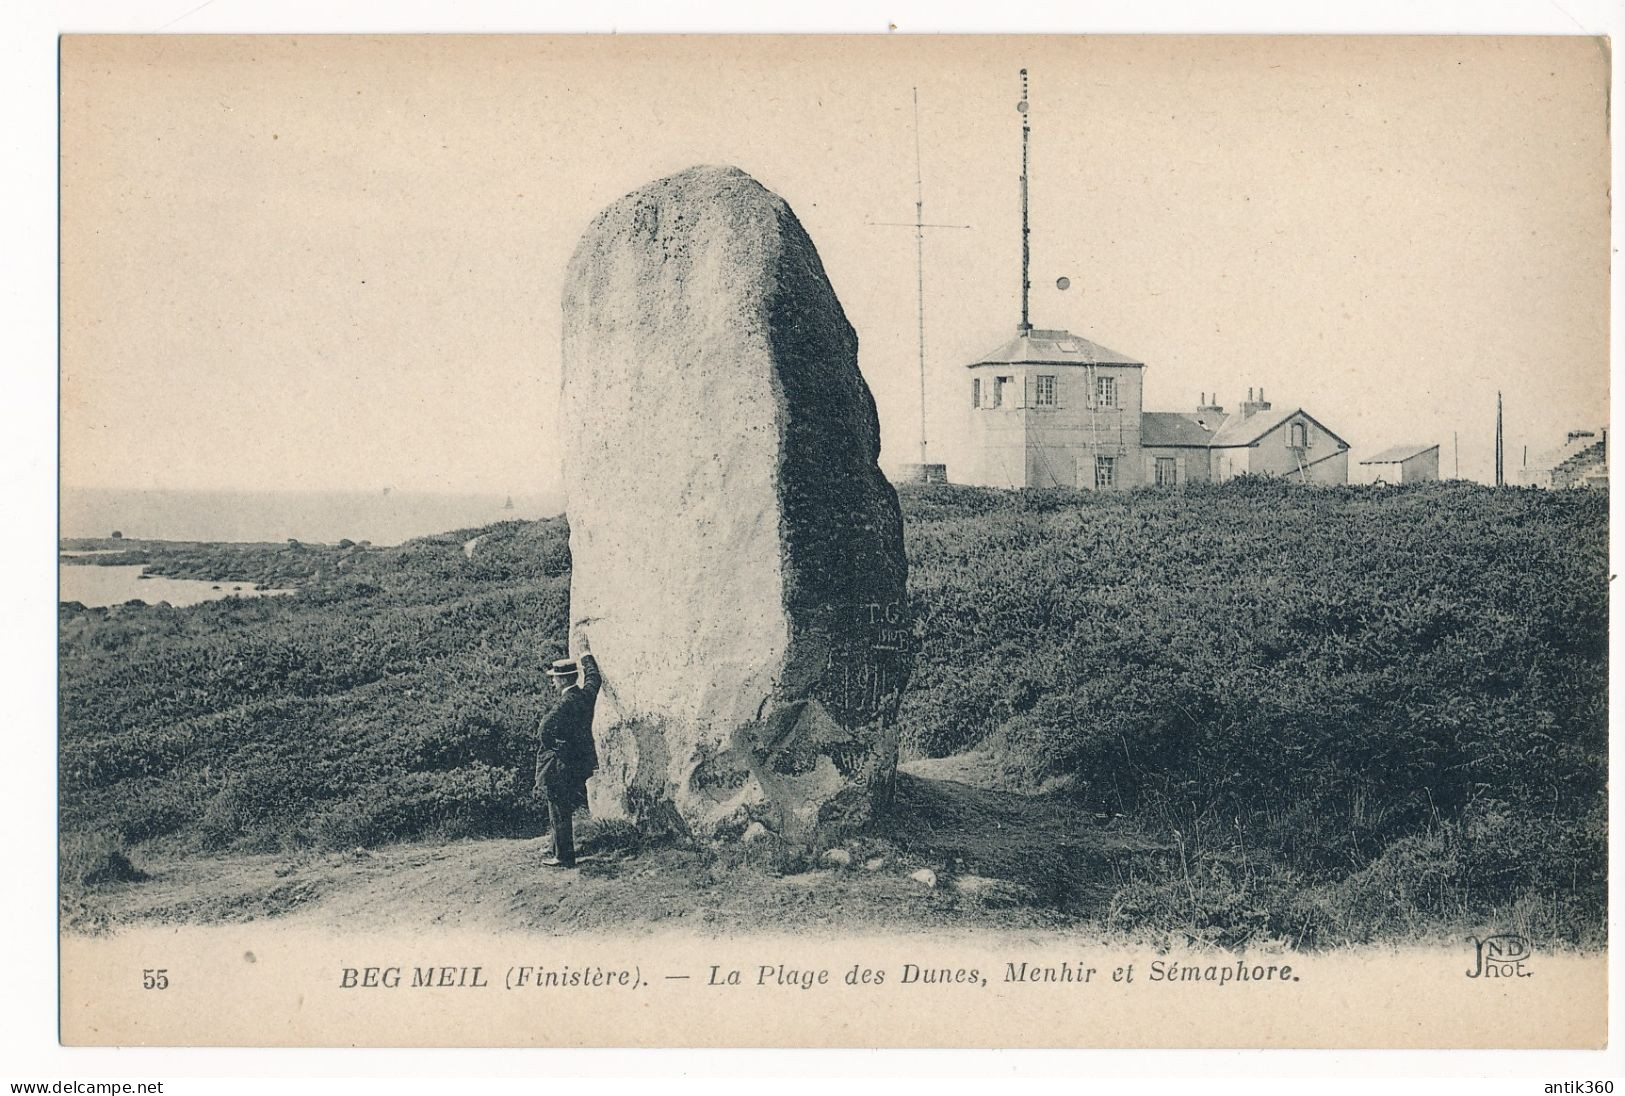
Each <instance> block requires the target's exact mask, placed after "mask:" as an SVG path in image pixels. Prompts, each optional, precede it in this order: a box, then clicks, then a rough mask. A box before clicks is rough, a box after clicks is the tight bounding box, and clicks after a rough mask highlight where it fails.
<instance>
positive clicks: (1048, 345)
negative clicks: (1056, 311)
mask: <svg viewBox="0 0 1625 1096" xmlns="http://www.w3.org/2000/svg"><path fill="white" fill-rule="evenodd" d="M1028 363H1031V364H1034V365H1144V364H1145V363H1144V362H1142V361H1139V360H1137V359H1135V358H1131V357H1129V356H1128V355H1126V354H1119V353H1118V352H1117V351H1115V350H1108V349H1107V348H1106V347H1104V346H1101V345H1100V344H1099V343H1097V342H1091V341H1089V340H1088V339H1086V338H1084V337H1083V336H1081V335H1074V334H1072V333H1071V332H1070V331H1059V330H1049V329H1046V328H1034V329H1033V330H1031V331H1029V332H1027V333H1026V334H1023V335H1017V336H1016V337H1015V338H1013V339H1011V340H1010V341H1009V342H1007V343H1005V344H1004V345H1003V346H1001V347H999V348H998V349H997V350H994V351H993V352H992V353H990V354H983V355H982V356H981V357H980V358H978V359H977V360H975V361H973V362H971V363H970V366H967V368H971V367H974V366H978V365H1021V364H1028Z"/></svg>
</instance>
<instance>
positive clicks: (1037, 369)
mask: <svg viewBox="0 0 1625 1096" xmlns="http://www.w3.org/2000/svg"><path fill="white" fill-rule="evenodd" d="M968 369H969V370H970V434H969V438H970V441H971V443H972V444H971V467H970V468H969V470H968V473H967V474H966V475H965V476H964V477H963V479H964V480H965V481H966V482H969V483H973V484H979V485H982V486H989V487H1076V488H1080V489H1083V490H1116V489H1119V488H1126V487H1141V486H1158V487H1173V486H1177V485H1179V484H1182V483H1223V482H1225V481H1226V480H1229V479H1232V478H1234V477H1236V476H1242V475H1266V476H1282V477H1287V478H1289V479H1292V480H1295V481H1300V482H1305V483H1321V484H1341V483H1347V482H1348V471H1349V469H1348V452H1349V445H1348V443H1347V442H1346V441H1344V440H1343V439H1342V438H1340V437H1338V436H1337V435H1336V434H1334V433H1332V431H1331V430H1329V429H1327V428H1326V427H1325V426H1323V425H1322V424H1321V423H1320V422H1319V421H1318V420H1317V419H1315V418H1314V416H1312V415H1310V414H1309V413H1308V412H1307V411H1305V410H1304V409H1303V408H1301V407H1294V408H1291V409H1286V410H1276V409H1275V408H1273V407H1271V405H1270V404H1269V403H1268V401H1266V400H1265V399H1264V392H1263V389H1259V390H1258V395H1257V398H1256V399H1255V398H1254V396H1253V392H1252V390H1251V389H1249V390H1248V392H1247V400H1246V402H1244V403H1243V404H1242V405H1241V407H1240V408H1239V409H1238V410H1237V411H1235V412H1226V411H1225V409H1224V408H1223V407H1221V406H1219V405H1218V404H1217V402H1216V397H1215V398H1214V399H1213V400H1210V399H1209V398H1208V397H1207V396H1206V394H1204V396H1203V399H1202V400H1201V401H1200V403H1199V405H1198V406H1197V408H1196V410H1195V411H1190V412H1186V411H1146V410H1144V408H1143V400H1142V396H1143V392H1144V387H1145V386H1144V376H1145V363H1144V362H1140V361H1135V360H1134V359H1133V358H1130V357H1128V356H1126V355H1124V354H1119V353H1118V352H1117V351H1115V350H1108V349H1107V348H1106V347H1104V346H1101V345H1100V344H1099V343H1095V342H1091V341H1090V340H1088V339H1085V338H1083V337H1081V336H1079V335H1074V334H1072V333H1070V332H1068V331H1059V330H1049V329H1045V328H1033V327H1027V326H1025V325H1022V326H1019V327H1018V328H1017V335H1016V337H1015V338H1014V339H1011V340H1010V341H1009V342H1007V343H1005V344H1004V345H1003V346H1000V347H999V348H998V349H997V350H994V351H993V352H992V353H990V354H988V355H986V356H984V357H983V358H981V359H980V360H978V361H975V362H972V363H971V364H970V365H969V366H968ZM956 478H959V477H956Z"/></svg>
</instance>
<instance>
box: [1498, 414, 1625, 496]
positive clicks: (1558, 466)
mask: <svg viewBox="0 0 1625 1096" xmlns="http://www.w3.org/2000/svg"><path fill="white" fill-rule="evenodd" d="M1517 479H1518V482H1519V483H1522V484H1524V485H1526V486H1532V487H1603V488H1606V487H1607V486H1608V429H1607V427H1604V428H1603V429H1602V430H1601V431H1596V430H1570V431H1569V433H1568V437H1567V438H1566V439H1565V440H1564V442H1563V444H1562V445H1561V446H1560V447H1558V448H1557V449H1554V450H1551V451H1549V452H1546V453H1541V454H1539V455H1537V456H1536V457H1535V458H1534V459H1533V460H1532V461H1526V462H1525V465H1524V467H1523V468H1520V469H1519V470H1518V476H1517Z"/></svg>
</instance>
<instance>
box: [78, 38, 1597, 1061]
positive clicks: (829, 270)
mask: <svg viewBox="0 0 1625 1096" xmlns="http://www.w3.org/2000/svg"><path fill="white" fill-rule="evenodd" d="M1609 77H1610V57H1609V53H1608V49H1607V45H1606V43H1605V42H1603V41H1600V40H1597V39H1592V38H1580V37H1571V38H1540V37H1525V38H1488V37H1450V38H1445V37H1403V38H1401V37H1340V38H1319V37H1216V36H1215V37H1132V36H1131V37H1106V36H1100V37H1095V36H1082V37H1061V36H1054V37H1006V36H987V37H968V36H966V37H958V36H932V37H924V36H901V35H899V36H825V37H811V36H808V37H795V36H749V37H747V36H737V37H728V36H703V35H700V36H684V37H672V36H636V35H633V36H625V35H617V36H595V35H581V36H545V35H537V36H523V35H514V36H487V35H467V36H450V35H445V36H434V35H420V36H414V35H401V36H385V37H363V36H347V35H346V36H312V37H291V36H269V35H264V36H261V35H240V36H206V35H198V36H166V35H150V36H118V35H113V36H96V35H69V36H66V37H64V38H63V39H62V41H61V101H60V108H61V147H60V152H61V184H60V185H61V225H60V231H61V284H60V289H61V362H60V382H61V397H60V415H61V421H60V425H61V438H62V444H61V458H60V459H61V468H60V482H61V495H60V528H59V538H60V539H59V545H58V549H59V567H58V571H59V583H60V588H59V632H58V644H59V664H60V678H59V683H58V684H59V693H60V722H59V728H58V744H59V745H58V748H59V795H60V818H59V832H58V841H59V847H60V873H59V874H60V878H59V886H60V890H59V906H60V929H61V953H60V964H61V967H60V980H61V1002H60V1004H61V1037H62V1040H63V1042H64V1043H66V1044H69V1045H90V1046H98V1045H168V1046H204V1045H237V1046H241V1045H255V1046H558V1047H575V1046H665V1047H711V1046H761V1047H1122V1048H1141V1047H1146V1048H1149V1047H1161V1048H1177V1047H1212V1048H1436V1047H1452V1048H1596V1047H1599V1046H1601V1045H1603V1043H1604V1042H1605V1040H1606V1020H1607V876H1608V870H1607V863H1608V857H1607V808H1608V797H1607V756H1608V753H1607V747H1608V743H1607V715H1608V690H1607V666H1608V628H1607V619H1608V617H1607V606H1608V577H1609V570H1608V541H1607V527H1608V523H1607V519H1608V468H1609V460H1608V448H1607V447H1608V433H1607V423H1608V413H1609V402H1608V401H1609V391H1608V361H1609V359H1608V352H1609V351H1608V346H1609V342H1608V340H1609V315H1608V302H1609V259H1610V253H1609V216H1610V198H1609V143H1608V88H1609Z"/></svg>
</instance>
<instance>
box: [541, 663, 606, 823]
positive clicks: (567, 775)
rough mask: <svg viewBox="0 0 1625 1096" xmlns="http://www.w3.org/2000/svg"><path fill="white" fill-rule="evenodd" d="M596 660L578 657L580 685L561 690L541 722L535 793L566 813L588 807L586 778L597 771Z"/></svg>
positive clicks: (598, 680)
mask: <svg viewBox="0 0 1625 1096" xmlns="http://www.w3.org/2000/svg"><path fill="white" fill-rule="evenodd" d="M601 680H602V679H601V678H600V677H599V675H598V660H597V659H595V658H593V657H592V655H582V656H581V683H580V684H579V685H574V686H572V687H570V688H569V689H566V690H565V691H564V695H563V696H562V697H561V698H560V699H559V706H558V707H557V708H554V709H553V711H552V712H551V713H549V714H548V716H547V718H546V719H544V720H542V730H541V735H540V738H541V746H540V748H539V749H538V750H537V751H536V790H537V792H538V793H541V794H543V795H546V796H547V797H548V798H549V799H551V800H553V802H555V803H556V804H558V805H559V806H560V807H562V808H564V809H566V810H574V809H575V808H577V807H585V806H586V805H587V778H588V777H589V776H591V775H592V774H593V773H595V772H597V771H598V751H597V750H595V749H594V748H593V744H592V710H593V707H594V706H595V705H596V704H597V703H598V686H599V683H600V682H601Z"/></svg>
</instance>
